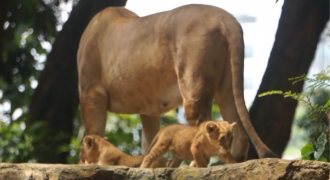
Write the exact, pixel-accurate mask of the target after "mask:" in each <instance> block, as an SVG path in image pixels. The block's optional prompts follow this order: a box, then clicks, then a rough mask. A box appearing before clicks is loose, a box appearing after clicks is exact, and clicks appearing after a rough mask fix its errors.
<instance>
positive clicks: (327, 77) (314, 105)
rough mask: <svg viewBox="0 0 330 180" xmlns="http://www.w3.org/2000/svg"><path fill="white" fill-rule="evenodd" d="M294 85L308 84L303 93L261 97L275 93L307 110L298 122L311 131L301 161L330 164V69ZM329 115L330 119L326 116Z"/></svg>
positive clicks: (294, 81)
mask: <svg viewBox="0 0 330 180" xmlns="http://www.w3.org/2000/svg"><path fill="white" fill-rule="evenodd" d="M289 80H290V81H292V83H293V84H295V83H297V82H300V81H305V82H306V83H307V87H306V88H305V91H304V92H303V93H294V92H291V91H286V92H283V91H281V90H273V91H268V92H264V93H261V94H259V97H262V96H266V95H273V94H280V95H283V97H284V98H292V99H295V100H297V101H299V103H300V104H301V105H303V106H304V107H305V108H306V112H307V113H306V115H305V116H303V118H301V119H298V125H299V126H300V127H302V128H305V129H306V130H307V131H308V132H309V136H308V138H309V139H308V141H309V142H308V143H307V144H306V145H305V146H304V147H303V148H302V149H301V155H302V159H311V160H319V161H329V160H330V158H329V154H330V150H329V141H330V127H329V122H330V92H329V87H330V66H328V67H327V68H325V70H323V71H322V72H320V73H317V74H315V75H313V76H312V77H311V78H307V77H306V76H305V75H302V76H299V77H295V78H290V79H289ZM327 114H328V116H327Z"/></svg>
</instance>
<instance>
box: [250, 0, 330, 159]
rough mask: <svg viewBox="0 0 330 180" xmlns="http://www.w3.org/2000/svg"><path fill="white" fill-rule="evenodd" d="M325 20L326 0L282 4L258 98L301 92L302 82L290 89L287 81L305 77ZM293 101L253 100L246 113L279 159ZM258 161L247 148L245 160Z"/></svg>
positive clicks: (291, 0) (294, 0)
mask: <svg viewBox="0 0 330 180" xmlns="http://www.w3.org/2000/svg"><path fill="white" fill-rule="evenodd" d="M328 20H329V1H328V0H286V1H284V4H283V7H282V14H281V17H280V20H279V25H278V29H277V33H276V38H275V42H274V46H273V49H272V51H271V54H270V58H269V62H268V66H267V69H266V71H265V74H264V77H263V79H262V82H261V85H260V87H259V90H258V94H260V93H262V92H266V91H270V90H282V91H288V90H291V91H292V92H301V91H302V87H303V82H301V83H297V84H295V85H292V82H291V81H288V78H291V77H296V76H300V75H302V74H307V72H308V69H309V66H310V65H311V63H312V61H313V58H314V53H315V50H316V47H317V43H318V41H319V38H320V34H321V33H322V31H323V30H324V28H325V25H326V23H327V21H328ZM296 106H297V101H296V100H292V99H289V98H287V99H285V98H283V96H282V95H270V96H265V97H262V98H258V97H257V96H256V98H255V100H254V102H253V105H252V107H251V109H250V117H251V120H252V123H253V125H254V127H255V129H256V131H257V133H258V135H259V136H260V138H261V139H262V140H263V141H264V142H265V143H266V144H267V146H268V147H269V148H270V149H272V150H273V151H274V152H275V153H276V154H278V155H279V156H281V155H282V153H283V151H284V149H285V147H286V145H287V143H288V141H289V138H290V133H291V125H292V121H293V117H294V114H295V109H296ZM253 158H258V155H257V153H256V151H255V149H254V147H253V146H250V149H249V154H248V159H253Z"/></svg>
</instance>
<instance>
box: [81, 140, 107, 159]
mask: <svg viewBox="0 0 330 180" xmlns="http://www.w3.org/2000/svg"><path fill="white" fill-rule="evenodd" d="M103 141H106V140H105V139H104V138H102V137H100V136H97V135H87V136H85V137H84V139H83V142H82V145H81V147H80V154H79V159H80V161H81V162H82V163H83V164H97V163H98V161H99V157H100V149H102V146H103V145H105V144H106V143H107V141H106V142H103Z"/></svg>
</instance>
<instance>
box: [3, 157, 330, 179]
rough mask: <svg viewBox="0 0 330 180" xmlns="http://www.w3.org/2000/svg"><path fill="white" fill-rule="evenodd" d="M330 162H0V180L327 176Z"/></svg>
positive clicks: (320, 177)
mask: <svg viewBox="0 0 330 180" xmlns="http://www.w3.org/2000/svg"><path fill="white" fill-rule="evenodd" d="M329 170H330V163H329V162H319V161H309V160H294V161H289V160H282V159H275V158H266V159H256V160H249V161H246V162H243V163H237V164H230V165H220V166H213V167H209V168H191V167H185V168H183V167H181V168H174V169H173V168H157V169H139V168H128V167H123V166H97V165H90V166H83V165H66V164H33V163H22V164H14V163H0V179H1V180H16V179H17V180H18V179H24V180H25V179H26V180H33V179H38V180H39V179H40V180H60V179H63V180H64V179H65V180H78V179H79V180H82V179H84V180H91V179H108V180H112V179H113V180H122V179H131V180H133V179H134V180H136V179H146V180H147V179H150V180H161V179H164V180H165V179H210V180H211V179H226V180H227V179H235V180H236V179H244V180H246V179H251V180H257V179H260V180H266V179H283V180H284V179H290V180H295V179H297V180H298V179H299V180H301V179H306V180H307V179H308V180H311V179H317V180H327V179H330V175H329Z"/></svg>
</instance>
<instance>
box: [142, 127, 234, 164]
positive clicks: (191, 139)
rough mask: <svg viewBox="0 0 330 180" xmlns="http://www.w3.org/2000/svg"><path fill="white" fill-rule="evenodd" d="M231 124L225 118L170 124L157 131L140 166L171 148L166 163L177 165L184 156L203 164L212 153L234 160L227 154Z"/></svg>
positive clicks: (231, 131) (185, 158)
mask: <svg viewBox="0 0 330 180" xmlns="http://www.w3.org/2000/svg"><path fill="white" fill-rule="evenodd" d="M234 125H236V123H235V122H234V123H233V124H229V123H228V122H226V121H215V122H213V121H205V122H203V123H201V124H200V125H199V127H197V126H187V125H183V124H173V125H169V126H167V127H165V128H163V129H162V130H160V131H159V132H158V134H157V135H156V137H155V139H154V140H153V141H152V143H151V145H150V147H149V150H148V152H147V154H146V155H145V157H144V160H143V162H142V164H141V166H140V167H141V168H148V167H149V166H150V165H151V164H152V162H154V160H156V159H157V158H158V157H161V156H162V155H163V154H165V153H166V152H167V151H170V152H171V160H170V162H169V164H168V166H169V167H178V166H179V165H180V164H181V162H182V161H183V160H194V162H195V164H196V165H197V167H206V166H207V164H208V162H209V158H210V157H211V156H219V158H220V159H221V160H222V161H223V162H225V163H235V162H236V161H235V160H234V159H233V157H232V155H231V154H230V147H231V143H232V138H233V127H234Z"/></svg>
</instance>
